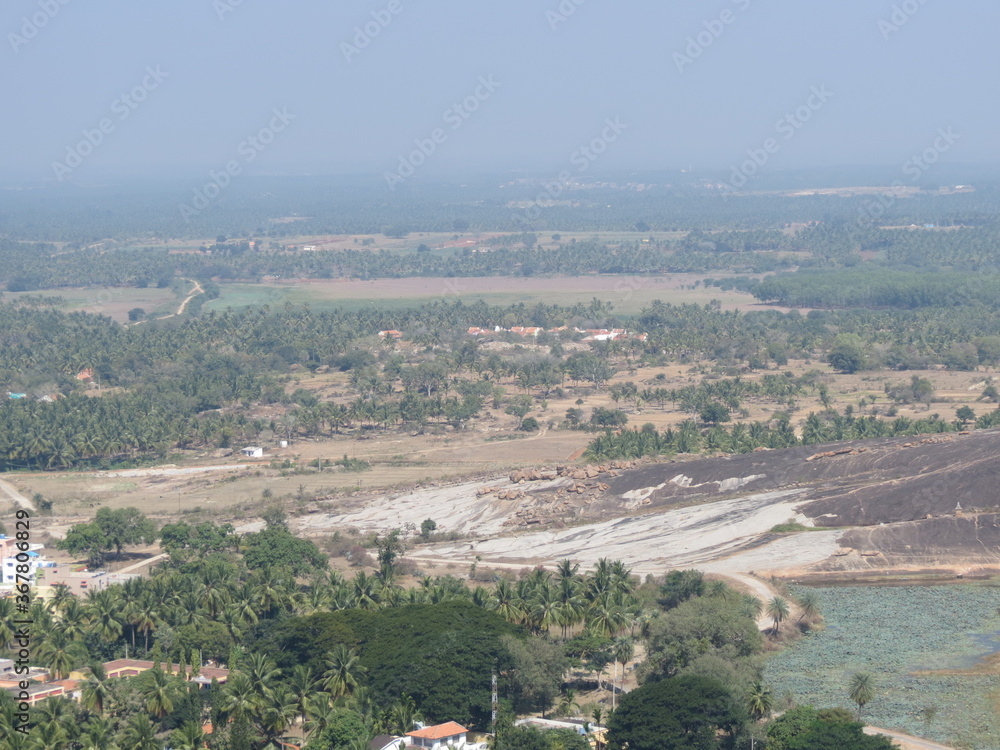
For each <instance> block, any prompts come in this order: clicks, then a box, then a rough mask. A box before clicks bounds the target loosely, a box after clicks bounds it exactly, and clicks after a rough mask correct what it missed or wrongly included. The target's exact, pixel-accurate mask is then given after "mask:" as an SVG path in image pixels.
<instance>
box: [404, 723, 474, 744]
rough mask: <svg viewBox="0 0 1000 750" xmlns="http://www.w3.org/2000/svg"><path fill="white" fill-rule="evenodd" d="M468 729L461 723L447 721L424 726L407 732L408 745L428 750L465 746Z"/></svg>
mask: <svg viewBox="0 0 1000 750" xmlns="http://www.w3.org/2000/svg"><path fill="white" fill-rule="evenodd" d="M468 732H469V730H468V729H466V728H465V727H463V726H462V725H461V724H456V723H455V722H454V721H449V722H448V723H447V724H438V725H437V726H433V727H424V728H423V729H418V730H417V731H415V732H407V733H406V736H407V737H409V738H410V741H409V743H408V746H409V747H422V748H427V749H428V750H445V749H446V748H448V747H454V748H459V749H461V748H464V747H466V737H467V735H468Z"/></svg>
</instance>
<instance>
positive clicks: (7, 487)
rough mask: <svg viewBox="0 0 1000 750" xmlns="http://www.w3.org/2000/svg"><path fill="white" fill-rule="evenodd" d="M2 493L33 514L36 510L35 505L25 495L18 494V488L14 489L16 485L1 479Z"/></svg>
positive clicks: (0, 488) (0, 490)
mask: <svg viewBox="0 0 1000 750" xmlns="http://www.w3.org/2000/svg"><path fill="white" fill-rule="evenodd" d="M0 492H2V493H3V494H5V495H6V496H7V497H9V498H10V499H11V500H13V501H14V502H15V503H17V504H18V505H20V506H21V507H22V508H25V509H27V510H30V511H32V512H34V511H35V510H36V508H35V504H34V503H33V502H31V501H30V500H29V499H28V498H26V497H25V496H24V495H22V494H21V493H20V492H18V491H17V488H16V487H14V485H12V484H11V483H10V482H5V481H4V480H2V479H0Z"/></svg>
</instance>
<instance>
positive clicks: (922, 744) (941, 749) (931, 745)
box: [865, 727, 955, 750]
mask: <svg viewBox="0 0 1000 750" xmlns="http://www.w3.org/2000/svg"><path fill="white" fill-rule="evenodd" d="M865 734H884V735H885V736H886V737H888V738H889V739H891V740H892V741H893V742H896V743H897V744H898V745H899V746H900V747H901V748H902V749H903V750H955V749H954V748H953V747H950V746H949V745H940V744H938V743H937V742H931V741H930V740H925V739H922V738H920V737H914V736H913V735H910V734H901V733H899V732H891V731H889V730H888V729H880V728H879V727H865Z"/></svg>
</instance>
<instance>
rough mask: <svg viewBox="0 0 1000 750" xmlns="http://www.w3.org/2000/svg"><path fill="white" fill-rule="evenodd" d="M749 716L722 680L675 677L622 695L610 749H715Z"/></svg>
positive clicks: (613, 717) (613, 720)
mask: <svg viewBox="0 0 1000 750" xmlns="http://www.w3.org/2000/svg"><path fill="white" fill-rule="evenodd" d="M745 721H746V713H745V711H740V709H739V707H738V704H737V703H736V701H735V700H734V699H733V696H732V694H731V693H730V692H729V690H728V689H727V688H726V686H725V685H723V684H722V683H721V682H718V681H717V680H713V679H710V678H708V677H701V676H698V675H685V676H682V677H673V678H670V679H668V680H663V681H661V682H654V683H651V684H648V685H643V686H642V687H640V688H638V689H637V690H633V691H632V692H631V693H628V694H626V695H624V696H622V699H621V704H620V705H619V707H618V710H617V711H615V713H613V714H612V715H611V720H610V722H609V725H608V750H622V748H625V747H628V749H629V750H712V749H713V748H719V747H723V745H724V742H725V739H726V738H727V735H728V736H732V734H733V733H735V732H736V731H737V730H738V729H739V728H740V727H741V726H742V725H743V723H744V722H745ZM720 732H721V736H720Z"/></svg>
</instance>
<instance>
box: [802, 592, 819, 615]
mask: <svg viewBox="0 0 1000 750" xmlns="http://www.w3.org/2000/svg"><path fill="white" fill-rule="evenodd" d="M799 607H801V608H802V614H801V615H799V622H802V620H803V618H807V619H809V620H812V619H813V618H815V617H818V616H819V612H820V605H819V597H818V596H817V595H816V592H815V591H806V592H805V593H804V594H803V595H802V596H800V597H799Z"/></svg>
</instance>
